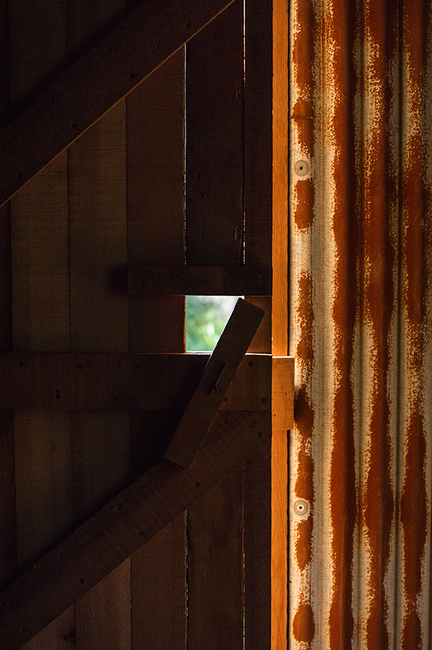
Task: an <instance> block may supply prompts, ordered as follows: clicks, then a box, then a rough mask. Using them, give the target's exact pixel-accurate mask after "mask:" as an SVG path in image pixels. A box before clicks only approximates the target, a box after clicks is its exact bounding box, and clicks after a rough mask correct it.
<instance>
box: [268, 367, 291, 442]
mask: <svg viewBox="0 0 432 650" xmlns="http://www.w3.org/2000/svg"><path fill="white" fill-rule="evenodd" d="M272 417H273V419H272V427H273V430H274V431H280V430H284V431H287V430H288V429H292V428H293V425H294V357H273V363H272Z"/></svg>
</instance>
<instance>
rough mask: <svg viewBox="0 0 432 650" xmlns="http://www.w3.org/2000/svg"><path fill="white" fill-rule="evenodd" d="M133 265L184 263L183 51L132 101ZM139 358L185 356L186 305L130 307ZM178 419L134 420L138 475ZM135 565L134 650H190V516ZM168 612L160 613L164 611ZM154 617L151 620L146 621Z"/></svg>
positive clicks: (166, 302)
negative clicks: (187, 602) (187, 531)
mask: <svg viewBox="0 0 432 650" xmlns="http://www.w3.org/2000/svg"><path fill="white" fill-rule="evenodd" d="M127 114H128V232H129V263H132V264H134V263H144V264H159V263H164V262H169V263H170V264H183V263H184V48H182V49H181V50H180V51H179V52H177V53H176V54H174V55H173V56H172V57H171V58H170V59H169V60H168V61H166V62H165V64H164V65H163V66H161V67H160V68H159V69H158V70H157V71H156V72H155V73H154V74H153V75H152V76H151V77H150V78H149V79H147V80H146V81H145V82H144V83H143V84H142V85H141V86H139V87H138V88H136V90H135V91H134V92H133V93H131V94H130V95H129V96H128V98H127ZM129 349H130V351H132V352H174V353H178V352H183V351H184V349H185V348H184V297H182V296H177V297H172V296H155V295H153V296H150V297H145V298H139V299H136V300H135V299H131V300H130V301H129ZM177 421H178V417H177V416H176V414H175V413H174V414H173V415H172V414H171V413H167V412H152V413H149V412H143V413H139V414H138V413H136V412H132V413H131V419H130V423H131V436H132V437H131V463H132V466H131V470H132V472H133V474H135V475H136V474H137V473H138V472H140V471H141V472H142V471H143V470H144V469H145V468H147V467H149V465H151V464H153V463H154V462H157V461H158V460H159V459H160V458H161V457H162V455H163V452H164V450H165V448H166V445H167V443H168V440H169V437H170V435H171V434H172V432H173V430H174V428H175V425H176V423H177ZM179 514H180V516H179V517H177V518H176V519H175V520H174V521H173V522H172V523H170V525H169V526H168V527H167V528H166V529H165V530H163V531H161V532H160V533H159V535H158V541H157V544H156V543H155V544H153V545H152V546H150V547H149V548H148V549H145V550H144V551H143V552H142V553H136V554H135V555H133V556H132V559H131V568H132V574H131V594H132V648H133V650H140V649H141V648H142V647H145V648H146V649H147V650H159V649H160V648H161V647H163V648H167V650H177V649H178V650H182V649H185V648H186V612H185V608H184V602H185V596H186V576H185V564H186V542H185V521H184V515H183V516H182V514H181V513H179ZM159 603H161V606H160V607H158V604H159ZM147 613H148V614H149V615H146V614H147Z"/></svg>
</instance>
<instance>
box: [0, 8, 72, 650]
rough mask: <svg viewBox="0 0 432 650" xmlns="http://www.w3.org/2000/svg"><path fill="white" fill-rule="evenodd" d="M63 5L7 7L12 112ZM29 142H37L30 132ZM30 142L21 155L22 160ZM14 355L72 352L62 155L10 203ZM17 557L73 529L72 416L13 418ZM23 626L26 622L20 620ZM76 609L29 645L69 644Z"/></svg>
mask: <svg viewBox="0 0 432 650" xmlns="http://www.w3.org/2000/svg"><path fill="white" fill-rule="evenodd" d="M65 29H66V15H65V7H64V5H63V4H59V3H58V2H55V1H48V2H45V3H34V6H33V7H32V12H31V19H29V14H28V4H27V3H26V2H22V1H21V0H18V1H17V2H13V3H9V47H10V52H9V61H10V93H11V95H10V100H11V110H15V109H16V107H17V106H18V105H19V104H20V103H21V102H22V101H23V100H24V99H25V97H26V96H28V94H29V93H31V92H32V91H33V90H34V89H35V88H36V86H38V85H39V84H40V83H41V82H42V81H43V80H44V79H45V78H46V77H47V75H49V74H50V73H51V72H52V70H53V69H54V68H55V67H56V66H57V65H58V63H59V62H60V61H61V60H63V59H64V57H65V56H66V39H65ZM28 140H29V143H30V142H32V140H33V136H32V135H31V134H30V135H29V136H28ZM26 149H27V146H23V147H22V148H21V149H20V151H21V154H22V155H24V156H25V155H26ZM10 206H11V257H12V267H13V277H12V298H13V301H12V313H13V349H14V350H29V351H30V350H40V351H45V350H49V349H51V350H57V351H67V350H69V343H70V341H69V273H68V271H69V268H68V188H67V156H66V155H65V154H63V155H61V156H59V157H58V158H57V159H56V160H55V161H54V162H53V163H52V164H51V165H49V166H47V167H46V168H45V169H44V171H43V172H42V173H41V174H40V176H39V177H38V178H36V179H34V181H33V182H31V183H29V184H28V185H27V187H26V188H25V189H23V190H22V192H20V193H19V194H17V195H16V196H15V198H14V199H13V200H12V201H11V204H10ZM14 438H15V479H16V481H15V482H16V503H17V561H18V568H19V569H20V570H21V569H22V568H23V567H24V566H26V564H27V563H28V562H31V561H32V560H33V559H34V558H36V557H38V556H39V555H40V554H41V553H43V552H45V551H46V549H47V548H49V547H50V546H51V545H52V544H53V543H55V542H57V541H58V540H59V539H60V538H61V537H62V536H63V535H65V534H66V532H68V531H69V530H70V527H71V525H72V490H71V441H70V418H69V416H68V415H67V414H59V413H58V414H53V413H50V412H49V411H45V410H39V411H31V410H25V411H24V410H21V411H20V410H18V411H15V417H14ZM22 625H23V626H24V625H25V623H24V622H23V623H22ZM71 630H73V609H71V610H69V611H68V612H66V613H65V614H64V616H63V617H61V618H60V619H59V620H57V621H54V622H53V623H52V624H51V625H50V627H49V628H47V629H46V630H44V631H43V633H42V634H41V635H40V636H39V637H37V638H35V639H34V640H32V641H31V642H30V643H29V644H27V647H26V650H37V649H38V648H47V649H49V650H54V648H65V647H67V644H66V643H65V641H64V638H63V636H64V634H66V633H69V632H70V631H71Z"/></svg>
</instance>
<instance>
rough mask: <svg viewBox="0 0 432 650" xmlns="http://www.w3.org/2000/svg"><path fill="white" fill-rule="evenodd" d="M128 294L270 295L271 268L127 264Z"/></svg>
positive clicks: (134, 296)
mask: <svg viewBox="0 0 432 650" xmlns="http://www.w3.org/2000/svg"><path fill="white" fill-rule="evenodd" d="M128 294H129V297H130V298H139V297H140V296H145V295H148V294H158V295H160V294H162V295H180V296H185V295H186V296H188V295H191V296H244V295H250V296H262V295H264V296H269V295H271V267H270V266H268V267H264V266H252V265H242V266H190V265H176V266H149V265H144V264H142V265H141V264H130V265H129V266H128Z"/></svg>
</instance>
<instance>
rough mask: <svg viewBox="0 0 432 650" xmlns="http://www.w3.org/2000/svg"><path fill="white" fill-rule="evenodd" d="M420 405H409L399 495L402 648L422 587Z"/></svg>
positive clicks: (423, 489) (423, 446)
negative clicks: (404, 605)
mask: <svg viewBox="0 0 432 650" xmlns="http://www.w3.org/2000/svg"><path fill="white" fill-rule="evenodd" d="M420 410H421V406H420V404H418V403H417V404H414V405H413V412H412V413H411V418H410V422H409V426H408V443H407V450H406V459H405V477H404V486H403V490H402V497H401V522H402V528H403V533H404V542H403V546H404V583H405V595H406V599H407V605H408V611H409V613H410V614H411V616H408V617H407V618H406V620H405V625H404V638H406V640H407V641H406V643H405V644H404V645H403V649H404V650H411V648H414V647H415V646H414V645H412V644H413V638H412V637H411V636H410V630H414V629H415V626H413V620H414V619H413V615H414V612H415V606H416V600H417V596H418V594H419V592H420V589H421V586H422V570H421V561H422V559H423V557H424V552H425V544H426V524H427V494H426V479H425V461H426V440H425V432H424V426H423V418H422V415H421V413H420Z"/></svg>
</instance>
